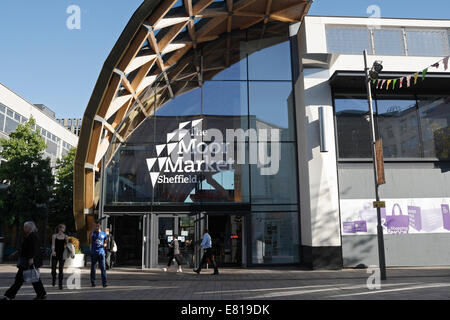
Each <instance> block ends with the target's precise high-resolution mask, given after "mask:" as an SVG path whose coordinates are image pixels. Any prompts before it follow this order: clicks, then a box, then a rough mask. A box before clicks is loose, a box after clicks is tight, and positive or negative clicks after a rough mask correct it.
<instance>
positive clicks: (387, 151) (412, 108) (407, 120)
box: [377, 97, 421, 158]
mask: <svg viewBox="0 0 450 320" xmlns="http://www.w3.org/2000/svg"><path fill="white" fill-rule="evenodd" d="M377 109H378V129H379V137H381V138H382V139H383V154H384V157H385V158H418V157H420V156H421V154H420V144H419V124H418V121H417V110H416V101H415V100H414V99H407V98H404V99H398V100H389V99H388V100H384V99H383V98H382V97H379V98H378V99H377Z"/></svg>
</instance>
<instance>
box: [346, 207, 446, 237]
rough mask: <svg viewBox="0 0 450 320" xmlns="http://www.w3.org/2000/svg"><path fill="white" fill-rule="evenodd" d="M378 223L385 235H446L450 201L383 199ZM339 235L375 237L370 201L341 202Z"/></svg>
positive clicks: (374, 221) (374, 212)
mask: <svg viewBox="0 0 450 320" xmlns="http://www.w3.org/2000/svg"><path fill="white" fill-rule="evenodd" d="M383 201H385V202H386V208H381V223H382V225H383V230H384V233H385V234H414V233H448V232H450V198H444V199H442V198H419V199H417V198H416V199H384V200H383ZM340 204H341V228H342V229H341V230H342V234H343V235H369V234H370V235H372V234H373V235H375V234H377V210H376V209H374V208H373V199H342V200H341V201H340Z"/></svg>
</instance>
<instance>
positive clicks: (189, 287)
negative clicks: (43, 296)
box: [0, 265, 450, 300]
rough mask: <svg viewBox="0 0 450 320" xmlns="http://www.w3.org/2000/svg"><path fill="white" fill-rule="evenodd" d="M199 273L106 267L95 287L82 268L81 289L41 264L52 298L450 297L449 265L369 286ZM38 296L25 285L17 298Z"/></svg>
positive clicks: (288, 276)
mask: <svg viewBox="0 0 450 320" xmlns="http://www.w3.org/2000/svg"><path fill="white" fill-rule="evenodd" d="M15 271H16V268H15V266H13V265H0V292H1V293H3V292H4V291H5V290H6V289H7V288H8V287H9V286H10V285H11V284H12V283H13V281H14V274H15ZM212 272H213V271H212V270H211V269H210V270H204V272H202V273H201V274H200V275H197V274H195V273H194V272H193V271H192V270H190V269H185V270H184V272H183V273H176V272H175V269H172V270H169V272H167V273H164V272H162V271H161V270H158V269H150V270H140V269H137V268H117V269H114V270H112V271H108V285H109V286H108V287H107V288H102V286H101V281H100V278H101V277H100V272H99V271H98V272H97V287H95V288H92V287H91V286H90V281H89V269H88V268H85V269H82V271H81V289H73V290H70V289H67V288H66V281H65V284H64V290H62V291H61V290H59V289H58V288H57V287H51V286H50V284H51V276H50V269H49V268H48V267H43V268H42V269H41V274H42V279H43V282H44V286H45V287H46V290H47V294H48V300H86V299H89V300H253V299H257V300H261V299H262V300H265V299H268V300H292V299H293V300H303V299H308V300H318V299H319V300H321V299H326V300H336V299H346V300H347V299H358V300H359V299H372V300H380V299H381V300H395V299H406V300H411V299H440V300H443V299H450V268H391V269H388V272H387V275H388V280H386V281H385V282H382V284H381V289H379V290H369V289H368V287H367V280H368V278H369V276H370V274H368V273H367V270H361V269H360V270H355V269H345V270H339V271H309V270H298V269H293V268H276V269H273V268H272V269H221V270H220V272H221V273H220V275H219V276H214V275H212ZM34 296H35V294H34V291H33V289H32V287H31V285H28V284H25V285H24V287H23V288H22V290H21V291H19V294H18V295H17V298H16V299H17V300H30V299H32V298H33V297H34Z"/></svg>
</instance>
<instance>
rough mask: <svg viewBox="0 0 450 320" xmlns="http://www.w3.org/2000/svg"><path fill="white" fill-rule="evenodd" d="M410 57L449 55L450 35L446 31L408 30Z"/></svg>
mask: <svg viewBox="0 0 450 320" xmlns="http://www.w3.org/2000/svg"><path fill="white" fill-rule="evenodd" d="M406 39H407V42H408V55H410V56H433V57H441V56H445V55H448V54H449V43H448V34H447V32H446V31H445V30H426V29H423V30H413V29H406Z"/></svg>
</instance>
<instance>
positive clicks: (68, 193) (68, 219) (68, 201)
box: [49, 148, 76, 233]
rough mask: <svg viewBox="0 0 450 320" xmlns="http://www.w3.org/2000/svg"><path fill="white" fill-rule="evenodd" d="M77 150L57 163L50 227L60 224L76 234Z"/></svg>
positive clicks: (67, 154)
mask: <svg viewBox="0 0 450 320" xmlns="http://www.w3.org/2000/svg"><path fill="white" fill-rule="evenodd" d="M75 154H76V149H74V148H72V149H71V150H70V151H69V152H68V153H66V154H65V155H63V156H62V159H61V160H59V159H58V160H57V162H56V183H55V188H54V200H53V201H52V204H51V209H50V215H49V225H51V226H52V227H56V226H57V225H58V224H60V223H64V224H65V225H66V228H67V229H66V232H68V233H74V232H75V231H76V230H75V220H74V216H73V165H74V161H75Z"/></svg>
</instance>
